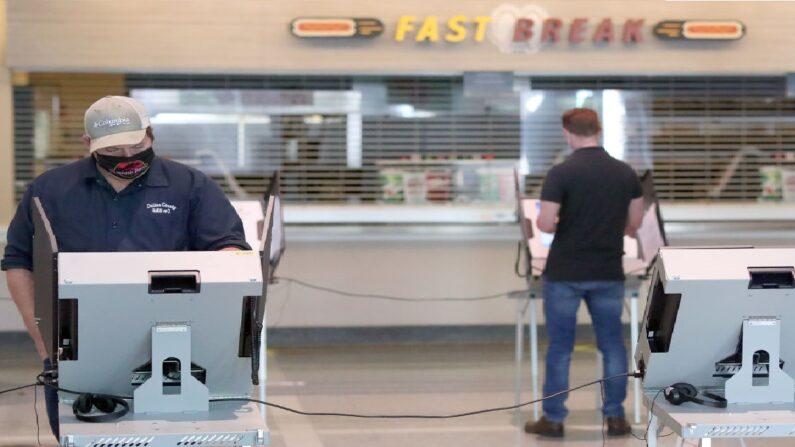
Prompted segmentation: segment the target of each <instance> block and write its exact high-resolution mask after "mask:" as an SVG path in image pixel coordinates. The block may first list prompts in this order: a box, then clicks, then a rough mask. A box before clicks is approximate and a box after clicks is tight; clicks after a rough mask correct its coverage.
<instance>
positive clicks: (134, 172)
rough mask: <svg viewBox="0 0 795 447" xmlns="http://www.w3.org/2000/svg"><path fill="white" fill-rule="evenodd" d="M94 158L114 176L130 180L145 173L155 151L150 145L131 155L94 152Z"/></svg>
mask: <svg viewBox="0 0 795 447" xmlns="http://www.w3.org/2000/svg"><path fill="white" fill-rule="evenodd" d="M94 158H95V159H96V160H97V164H98V165H100V166H101V167H102V168H104V169H105V170H107V171H108V172H110V173H111V174H113V175H114V176H116V177H118V178H120V179H123V180H132V179H135V178H138V177H140V176H142V175H144V174H146V171H148V170H149V166H150V165H151V164H152V160H153V159H154V158H155V151H154V150H153V149H152V148H151V147H150V148H149V149H147V150H145V151H143V152H140V153H138V154H135V155H133V156H132V157H113V156H111V155H101V154H97V153H94Z"/></svg>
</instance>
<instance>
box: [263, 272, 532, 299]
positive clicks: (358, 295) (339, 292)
mask: <svg viewBox="0 0 795 447" xmlns="http://www.w3.org/2000/svg"><path fill="white" fill-rule="evenodd" d="M275 279H277V280H283V281H288V282H292V283H295V284H299V285H302V286H304V287H308V288H310V289H315V290H321V291H323V292H329V293H333V294H336V295H342V296H348V297H352V298H375V299H382V300H389V301H403V302H412V303H420V302H440V301H442V302H451V301H487V300H493V299H497V298H502V297H504V296H507V295H510V294H514V293H529V292H530V291H529V290H512V291H508V292H502V293H495V294H493V295H486V296H476V297H466V298H433V297H431V298H422V297H418V298H412V297H401V296H390V295H380V294H370V293H354V292H346V291H342V290H337V289H332V288H330V287H325V286H320V285H316V284H312V283H308V282H306V281H301V280H299V279H295V278H290V277H286V276H278V277H276V278H275Z"/></svg>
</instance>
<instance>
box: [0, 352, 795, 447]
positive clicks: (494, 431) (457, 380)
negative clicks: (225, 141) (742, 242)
mask: <svg viewBox="0 0 795 447" xmlns="http://www.w3.org/2000/svg"><path fill="white" fill-rule="evenodd" d="M592 352H593V348H592V347H590V346H587V345H581V346H578V352H577V353H576V354H575V360H574V370H573V373H572V380H571V383H572V385H575V384H579V383H584V382H587V381H590V380H593V379H594V378H595V371H597V370H598V368H596V365H595V356H594V355H593V353H592ZM268 362H269V363H268V375H269V376H268V387H267V391H268V400H269V401H272V402H276V403H279V404H282V405H286V406H289V407H292V408H296V409H300V410H304V411H314V412H317V411H329V412H353V413H366V414H375V413H386V414H390V413H391V414H395V413H422V414H450V413H457V412H463V411H469V410H476V409H482V408H490V407H499V406H505V405H511V404H513V402H514V391H513V390H514V388H513V384H514V364H513V346H512V345H511V344H490V345H472V344H467V345H432V346H428V345H423V346H386V347H383V346H373V347H324V348H320V347H318V348H300V349H299V348H290V349H276V350H271V352H270V353H269V357H268ZM37 368H38V364H37V361H36V359H35V358H34V357H33V356H32V355H31V354H30V352H29V351H27V350H26V349H24V348H23V347H21V346H19V345H12V346H7V345H6V346H0V389H6V388H10V387H12V386H15V385H20V384H25V383H30V382H32V381H33V378H34V376H35V374H36V372H37ZM527 389H528V390H529V384H528V387H527ZM598 393H599V389H598V388H597V387H590V388H587V389H584V390H582V391H578V392H575V393H572V396H571V398H570V399H569V402H570V408H571V409H572V412H571V415H570V417H569V419H568V420H567V425H566V437H565V438H564V439H563V440H562V441H558V440H539V439H538V438H536V437H535V436H533V435H527V434H525V433H524V432H523V431H522V430H521V426H522V424H523V423H524V420H525V419H527V418H528V417H529V415H530V414H531V409H530V407H527V408H526V409H524V411H523V412H522V414H520V415H518V416H519V417H518V418H517V417H516V414H515V413H514V412H511V411H501V412H496V413H489V414H484V415H478V416H470V417H465V418H459V419H448V420H438V419H437V420H416V419H409V420H384V419H364V420H363V419H350V418H342V417H306V416H299V415H295V414H291V413H287V412H284V411H281V410H269V413H268V426H269V428H270V430H271V445H273V446H274V447H283V446H287V447H321V446H322V447H358V446H361V447H365V446H366V447H376V446H378V447H393V446H394V447H397V446H422V447H431V446H450V447H453V446H454V447H466V446H473V447H474V446H477V447H483V446H487V447H496V446H559V447H563V446H592V445H595V446H599V445H601V444H602V435H601V433H600V429H601V419H600V417H599V414H598V413H597V411H596V405H597V397H598ZM524 394H525V396H524V397H525V400H529V398H530V397H529V395H530V393H529V391H526V392H525V393H524ZM38 397H39V405H38V408H39V419H40V423H41V441H42V445H45V446H53V445H55V442H54V440H53V438H52V436H51V435H50V433H49V429H48V428H47V425H46V416H45V413H44V408H43V405H42V403H41V393H40V392H39V395H38ZM630 398H631V397H630ZM630 402H631V400H630V399H628V400H627V407H628V409H629V408H631V404H630ZM628 413H629V415H630V416H631V410H630V411H628ZM644 419H645V418H644ZM644 429H645V425H644V424H640V425H638V426H636V427H635V432H636V434H637V435H638V436H642V435H643V432H644ZM675 442H676V439H675V436H669V437H667V438H664V439H663V440H661V445H664V446H672V445H674V444H675ZM606 444H607V445H608V446H614V447H618V446H644V445H645V442H643V441H641V440H638V439H635V438H632V437H628V438H621V439H608V440H607V441H606ZM0 445H2V446H36V445H37V441H36V419H35V415H34V411H33V390H32V389H27V390H24V391H19V392H15V393H11V394H6V395H2V396H0ZM713 445H715V446H734V445H741V443H740V442H739V441H737V440H717V441H714V442H713ZM746 445H749V446H751V445H754V446H763V445H765V446H767V445H775V446H785V445H792V444H791V443H790V442H789V441H787V440H776V441H772V442H771V441H769V440H764V439H761V440H759V439H758V440H753V441H751V440H749V441H746Z"/></svg>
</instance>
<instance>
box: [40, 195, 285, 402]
mask: <svg viewBox="0 0 795 447" xmlns="http://www.w3.org/2000/svg"><path fill="white" fill-rule="evenodd" d="M34 204H36V205H40V204H39V203H38V200H37V198H34ZM268 210H270V213H269V212H268V211H267V210H266V219H265V228H266V232H265V238H264V239H263V242H262V244H263V245H264V246H266V247H267V248H269V247H270V245H269V240H270V233H269V230H270V227H271V224H270V222H269V221H268V219H272V207H269V209H268ZM33 214H34V215H33V219H34V222H39V223H41V224H42V225H39V226H37V227H36V230H37V231H39V233H37V236H36V239H34V243H35V240H39V241H48V242H50V243H49V244H48V245H49V250H48V249H45V248H47V247H45V248H42V249H41V250H40V251H36V252H35V253H34V269H37V270H38V271H39V273H40V274H41V275H42V277H51V278H53V279H54V281H55V285H56V287H55V288H54V289H53V290H52V291H51V293H49V296H46V293H47V292H50V291H49V290H48V289H47V288H46V287H44V288H39V287H38V285H37V289H41V290H40V291H37V292H36V294H37V299H36V310H35V314H36V315H41V314H42V313H47V312H49V313H50V314H51V315H52V317H51V319H50V320H49V321H45V320H41V321H40V324H41V330H42V332H44V333H48V334H53V335H52V338H51V341H50V343H48V351H50V352H52V353H54V355H53V357H52V359H53V360H54V361H56V362H57V367H58V378H59V386H60V387H61V388H65V389H70V390H75V391H80V392H92V393H104V394H111V395H120V396H131V395H133V392H134V391H135V390H136V388H138V387H139V386H141V385H142V383H144V382H145V381H146V380H147V378H148V377H151V374H152V371H153V367H152V358H153V356H154V347H153V339H154V338H155V337H156V336H155V335H154V334H155V328H162V332H163V333H182V334H187V335H186V336H187V340H189V350H188V351H187V352H188V354H187V355H188V356H189V358H190V361H189V363H186V362H181V361H179V357H177V356H175V358H176V360H177V361H174V359H172V360H170V361H169V362H167V363H163V364H162V366H163V371H164V374H166V371H167V370H168V371H169V376H168V377H164V385H165V382H168V383H169V385H171V386H177V387H178V386H180V384H181V382H180V380H179V378H177V379H175V378H174V374H175V372H174V371H175V370H174V368H175V365H176V368H177V369H176V371H177V373H179V372H181V371H188V370H189V371H190V372H191V376H193V377H195V378H196V379H197V380H199V382H201V383H202V384H203V385H204V386H206V388H207V390H208V393H209V397H210V398H213V397H234V396H238V397H245V396H249V395H250V391H251V383H252V380H253V378H254V377H256V374H257V370H256V368H257V366H258V362H257V361H256V354H257V353H258V352H259V349H260V343H261V339H260V337H259V334H260V333H261V327H262V321H263V314H264V302H265V299H266V294H267V281H263V277H267V276H266V275H267V273H266V272H263V268H264V267H267V266H269V262H267V261H266V262H263V261H261V257H260V256H259V254H258V253H257V252H256V251H211V252H197V251H194V252H187V251H180V252H108V253H85V252H79V253H63V252H61V253H59V252H57V243H56V241H55V238H54V236H53V232H52V230H51V228H50V226H49V225H48V224H45V223H46V222H48V220H47V217H46V215H45V213H44V210H43V209H42V207H41V206H34V211H33ZM53 260H55V262H52V261H53ZM48 269H49V272H48V271H47V270H48ZM164 349H166V352H167V350H168V349H171V347H169V346H166V347H165V348H164ZM179 365H184V367H185V368H186V369H184V370H183V369H180V368H181V367H180V366H179ZM187 368H189V369H187ZM74 397H75V396H70V395H68V394H66V395H64V396H63V398H64V399H66V400H68V399H72V398H74Z"/></svg>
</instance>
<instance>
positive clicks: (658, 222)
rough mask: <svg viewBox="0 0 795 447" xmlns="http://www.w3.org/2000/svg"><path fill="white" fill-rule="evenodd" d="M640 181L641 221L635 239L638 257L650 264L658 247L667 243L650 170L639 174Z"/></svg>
mask: <svg viewBox="0 0 795 447" xmlns="http://www.w3.org/2000/svg"><path fill="white" fill-rule="evenodd" d="M640 183H641V187H642V189H643V221H642V222H641V226H640V228H639V229H638V232H637V241H638V248H639V251H640V258H641V259H643V260H644V261H645V262H646V263H648V264H651V263H652V262H653V261H654V257H655V256H657V252H658V251H659V250H660V248H662V247H665V246H667V245H668V238H667V237H666V235H665V225H664V223H663V219H662V214H661V212H660V201H659V200H658V198H657V191H656V190H655V188H654V175H653V174H652V172H651V170H647V171H646V172H644V173H643V175H641V177H640Z"/></svg>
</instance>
